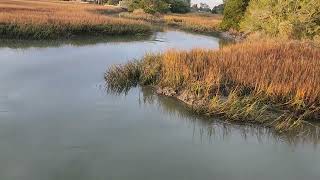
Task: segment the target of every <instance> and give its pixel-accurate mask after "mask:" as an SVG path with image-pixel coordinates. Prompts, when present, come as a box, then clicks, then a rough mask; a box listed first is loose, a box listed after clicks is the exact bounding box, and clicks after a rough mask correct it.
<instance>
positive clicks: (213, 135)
mask: <svg viewBox="0 0 320 180" xmlns="http://www.w3.org/2000/svg"><path fill="white" fill-rule="evenodd" d="M220 41H221V40H220V39H219V38H215V37H208V36H203V35H195V34H190V33H184V32H179V31H168V32H158V33H156V34H154V36H153V37H149V38H148V39H147V40H137V41H131V40H128V41H121V42H114V41H113V42H110V41H107V42H104V41H102V42H101V41H100V42H99V41H98V42H93V44H90V43H91V42H90V41H89V43H88V41H86V40H84V41H83V42H79V44H81V45H77V44H78V43H75V44H72V43H71V44H70V42H66V43H64V42H62V43H58V44H53V45H52V44H50V43H47V42H41V43H39V44H32V43H30V44H27V45H24V44H19V43H17V44H14V43H13V44H7V45H4V42H0V43H2V45H1V46H2V47H0V82H1V83H0V111H1V112H0V179H1V180H11V179H14V180H15V179H17V180H20V179H22V180H91V179H94V180H105V179H112V180H141V179H152V180H164V179H166V180H182V179H183V180H195V179H201V180H212V179H219V180H220V179H221V180H229V179H230V180H232V179H237V180H256V179H259V180H270V179H281V180H294V179H296V180H299V179H308V180H319V179H320V173H319V169H320V156H319V154H320V148H314V145H313V144H312V143H308V142H306V143H305V144H304V143H300V142H299V143H298V144H297V145H295V146H292V145H291V144H290V143H288V141H289V140H288V139H286V138H285V137H281V136H278V135H276V134H274V133H272V132H269V131H270V130H268V129H264V128H259V127H254V126H240V125H232V124H228V123H225V122H223V121H219V120H214V119H212V120H209V119H208V118H207V117H202V116H197V115H195V114H193V113H192V112H191V111H189V110H188V108H186V107H184V105H183V104H181V103H180V102H178V101H176V100H174V99H171V98H167V97H162V96H157V95H155V93H153V92H152V89H144V88H142V89H140V88H133V89H132V90H130V91H129V92H128V94H127V95H114V94H108V93H106V90H105V88H104V85H105V81H104V78H103V75H104V73H105V71H106V69H107V68H108V67H110V66H111V65H113V64H120V63H125V62H127V61H128V60H132V59H135V58H140V57H142V56H143V55H144V54H145V53H146V52H155V53H158V52H163V51H166V50H167V49H170V48H176V49H183V50H190V49H192V48H195V47H198V48H216V49H217V48H218V47H219V46H220V45H221V43H220ZM95 43H96V44H95ZM8 46H10V47H8ZM16 48H18V49H16ZM19 48H21V50H20V49H19ZM101 86H102V87H103V88H101Z"/></svg>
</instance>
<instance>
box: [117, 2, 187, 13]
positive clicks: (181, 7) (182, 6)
mask: <svg viewBox="0 0 320 180" xmlns="http://www.w3.org/2000/svg"><path fill="white" fill-rule="evenodd" d="M123 1H125V2H126V4H127V7H128V10H129V11H133V10H135V9H143V10H144V11H145V12H146V13H151V14H154V13H156V12H158V13H167V12H173V13H187V12H189V11H190V0H123Z"/></svg>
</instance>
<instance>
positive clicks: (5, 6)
mask: <svg viewBox="0 0 320 180" xmlns="http://www.w3.org/2000/svg"><path fill="white" fill-rule="evenodd" d="M118 11H119V12H120V10H119V8H117V7H111V6H98V5H91V4H80V3H72V2H63V1H61V2H57V1H45V0H40V1H35V0H25V1H24V0H17V1H9V0H4V1H1V2H0V37H1V38H16V39H57V38H69V37H72V36H75V35H83V34H85V35H118V34H119V35H123V34H146V33H148V32H150V31H151V27H150V26H149V25H147V24H146V23H143V22H141V21H134V20H126V19H121V18H118V17H112V16H106V15H103V14H110V13H111V14H112V13H115V12H118Z"/></svg>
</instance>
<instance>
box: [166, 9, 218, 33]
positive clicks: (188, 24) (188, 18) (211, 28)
mask: <svg viewBox="0 0 320 180" xmlns="http://www.w3.org/2000/svg"><path fill="white" fill-rule="evenodd" d="M221 20H222V18H221V16H218V15H203V14H197V13H195V14H192V13H191V14H168V15H165V16H164V21H165V23H166V24H167V25H169V26H174V27H178V28H180V29H182V30H185V31H191V32H197V33H216V32H218V31H219V24H220V23H221Z"/></svg>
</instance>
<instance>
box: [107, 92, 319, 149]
mask: <svg viewBox="0 0 320 180" xmlns="http://www.w3.org/2000/svg"><path fill="white" fill-rule="evenodd" d="M138 88H139V89H140V94H139V104H140V105H141V106H144V105H147V106H148V105H156V106H157V107H158V109H159V110H160V111H162V112H163V113H164V114H169V115H170V116H173V117H174V116H175V117H178V118H179V119H184V120H186V121H187V122H190V123H191V124H192V127H193V134H194V136H199V135H200V138H201V141H209V142H211V141H213V140H216V139H220V140H224V139H226V138H229V137H231V136H241V138H242V139H243V140H244V141H248V140H249V139H252V138H254V139H256V141H257V142H259V143H261V144H263V143H266V142H273V143H286V144H288V145H290V146H297V145H299V144H300V145H301V144H313V145H314V148H317V145H318V144H319V138H317V137H318V136H308V137H301V136H297V135H296V134H288V133H287V134H283V133H281V134H280V133H278V132H276V131H274V130H273V129H271V128H266V127H263V126H260V125H254V124H237V123H229V122H227V121H225V120H221V119H219V118H214V117H208V116H204V115H199V114H196V113H194V111H192V109H190V108H189V107H187V105H185V104H184V103H182V102H180V101H178V100H176V99H174V98H171V97H166V96H161V95H157V94H156V93H155V91H154V89H153V88H152V87H138ZM108 93H111V92H108ZM116 94H118V93H116ZM118 95H119V94H118ZM196 133H198V134H196ZM314 133H315V134H316V133H318V132H314Z"/></svg>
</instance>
